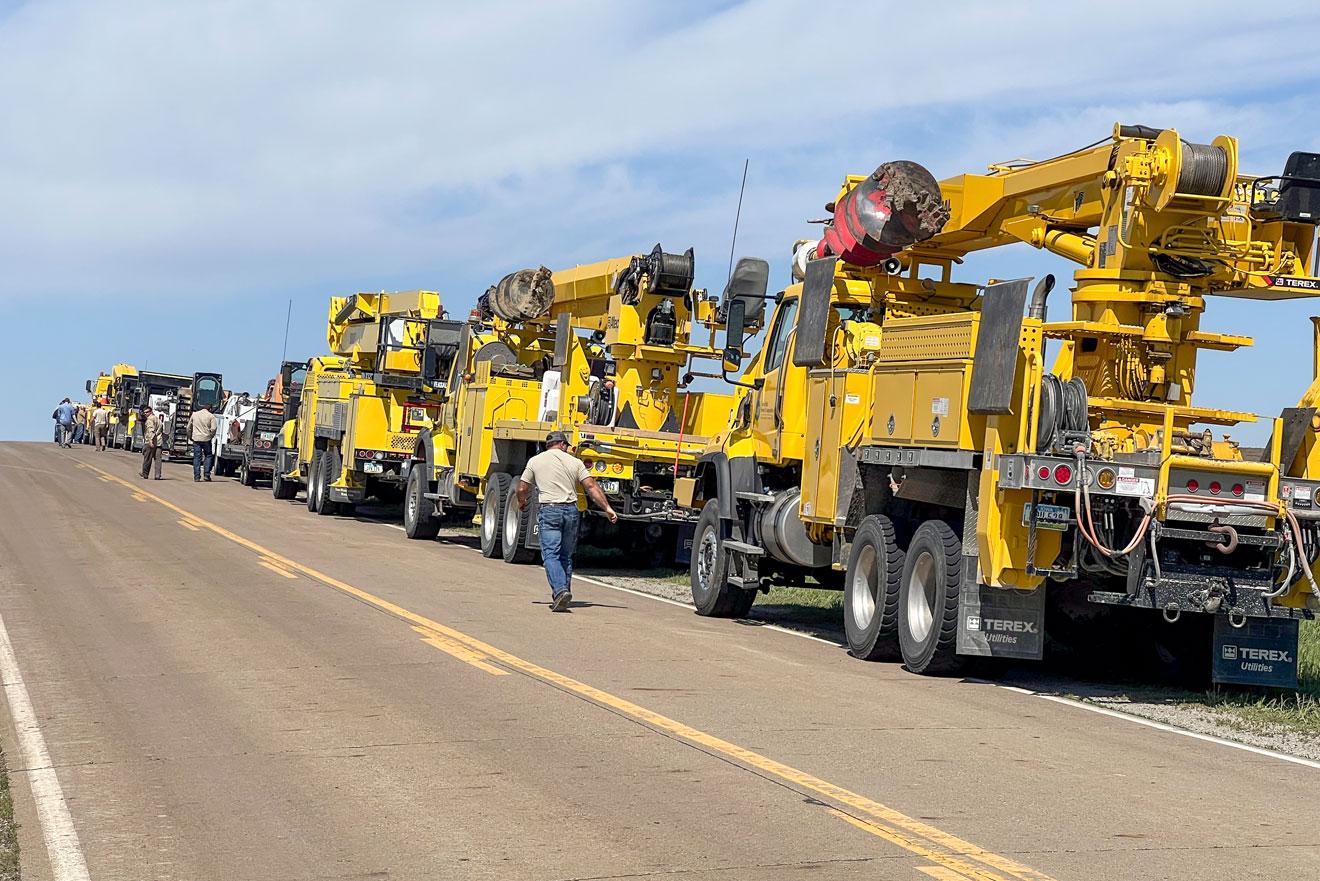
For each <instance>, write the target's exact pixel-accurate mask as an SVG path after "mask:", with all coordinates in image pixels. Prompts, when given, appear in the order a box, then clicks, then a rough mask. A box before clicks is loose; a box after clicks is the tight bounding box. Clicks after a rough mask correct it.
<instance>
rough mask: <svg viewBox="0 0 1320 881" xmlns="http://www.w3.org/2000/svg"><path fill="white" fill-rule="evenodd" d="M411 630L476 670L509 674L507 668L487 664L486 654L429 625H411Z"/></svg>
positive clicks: (428, 643) (497, 674) (423, 640)
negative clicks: (502, 668) (436, 630)
mask: <svg viewBox="0 0 1320 881" xmlns="http://www.w3.org/2000/svg"><path fill="white" fill-rule="evenodd" d="M413 630H416V631H417V632H418V633H420V634H421V635H422V642H424V643H426V644H427V645H431V646H435V647H436V648H438V649H440V651H442V652H445V653H446V654H448V655H450V656H452V657H455V658H458V659H459V660H460V661H462V662H463V663H465V664H471V665H472V666H473V667H476V668H477V669H478V670H484V671H486V672H487V673H489V674H490V675H492V676H508V675H509V671H508V670H501V669H500V668H499V667H496V666H495V665H494V664H488V663H487V662H486V661H487V658H486V655H483V654H482V653H481V652H477V651H473V650H472V649H470V648H468V647H467V646H465V645H463V644H462V643H459V642H455V641H454V640H452V639H449V638H448V637H446V636H444V635H443V634H440V633H437V632H435V631H434V630H431V629H430V628H429V627H413Z"/></svg>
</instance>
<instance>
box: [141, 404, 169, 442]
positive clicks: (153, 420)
mask: <svg viewBox="0 0 1320 881" xmlns="http://www.w3.org/2000/svg"><path fill="white" fill-rule="evenodd" d="M142 442H143V443H144V444H146V445H147V446H149V447H159V446H162V445H163V444H164V443H165V424H164V423H163V422H161V421H160V417H159V416H157V415H156V412H155V411H154V410H153V411H152V412H151V415H149V416H148V417H147V421H146V422H145V423H143V425H142Z"/></svg>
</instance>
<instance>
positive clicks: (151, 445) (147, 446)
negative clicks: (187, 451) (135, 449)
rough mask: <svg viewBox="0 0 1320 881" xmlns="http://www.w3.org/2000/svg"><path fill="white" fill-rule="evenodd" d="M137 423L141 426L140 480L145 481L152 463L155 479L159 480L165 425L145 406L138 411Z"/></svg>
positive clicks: (163, 454) (163, 456)
mask: <svg viewBox="0 0 1320 881" xmlns="http://www.w3.org/2000/svg"><path fill="white" fill-rule="evenodd" d="M138 422H139V423H140V424H141V425H142V479H143V480H146V479H147V477H148V476H149V475H150V473H151V467H152V464H153V463H154V464H155V466H156V479H157V480H160V463H161V461H162V460H163V459H164V458H165V453H164V451H162V450H161V447H162V446H164V445H165V423H163V422H161V421H160V416H159V415H158V414H157V413H156V412H155V411H153V410H152V409H151V408H150V407H145V406H144V407H143V408H142V409H141V410H139V411H138Z"/></svg>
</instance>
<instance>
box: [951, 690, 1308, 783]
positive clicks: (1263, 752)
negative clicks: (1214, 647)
mask: <svg viewBox="0 0 1320 881" xmlns="http://www.w3.org/2000/svg"><path fill="white" fill-rule="evenodd" d="M967 681H968V682H972V683H975V684H977V685H993V686H994V687H995V688H999V689H1002V690H1004V691H1012V692H1015V693H1017V694H1025V695H1027V696H1028V697H1036V698H1040V699H1041V700H1046V701H1049V702H1050V703H1054V704H1062V705H1063V706H1065V707H1072V708H1073V709H1075V710H1086V711H1087V712H1088V713H1099V714H1100V715H1101V716H1108V717H1109V718H1111V719H1121V720H1123V721H1124V722H1132V723H1134V724H1137V725H1144V726H1145V727H1147V728H1154V729H1155V730H1156V731H1163V732H1165V733H1166V734H1178V735H1181V736H1183V737H1191V738H1193V739H1195V740H1201V741H1205V742H1206V743H1214V744H1218V745H1219V746H1227V747H1232V748H1233V749H1240V750H1243V751H1245V752H1249V753H1255V754H1256V755H1258V756H1265V757H1267V758H1271V759H1278V760H1279V761H1281V762H1291V763H1292V764H1294V765H1302V766H1304V767H1307V768H1315V769H1316V770H1320V762H1317V761H1314V760H1313V759H1307V758H1303V757H1302V756H1293V755H1289V754H1288V753H1281V752H1276V751H1274V750H1272V749H1265V748H1264V747H1260V746H1252V745H1251V744H1249V743H1238V742H1237V741H1236V740H1228V739H1227V738H1224V737H1216V736H1215V735H1213V734H1202V733H1200V732H1199V731H1188V730H1187V729H1186V728H1179V727H1178V726H1176V725H1170V724H1168V723H1167V722H1157V721H1155V720H1154V719H1147V718H1145V717H1143V716H1138V715H1135V714H1133V713H1125V712H1123V711H1122V710H1115V709H1111V708H1110V707H1101V706H1098V705H1096V704H1092V703H1087V702H1086V701H1082V700H1077V699H1076V698H1071V697H1063V696H1062V695H1057V694H1046V693H1045V692H1043V691H1033V690H1032V689H1030V688H1022V687H1021V686H1018V685H1001V684H1000V683H998V682H993V681H991V680H989V679H974V678H968V679H967Z"/></svg>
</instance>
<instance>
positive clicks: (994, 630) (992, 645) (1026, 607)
mask: <svg viewBox="0 0 1320 881" xmlns="http://www.w3.org/2000/svg"><path fill="white" fill-rule="evenodd" d="M969 562H970V563H971V564H972V565H971V571H972V572H975V571H976V566H975V563H976V561H975V559H974V558H973V559H972V560H970V561H969V560H968V559H967V558H966V557H964V558H963V571H964V572H966V571H967V570H968V563H969ZM1044 650H1045V588H1044V587H1043V586H1042V587H1038V588H1036V589H1035V590H1031V591H1026V590H1005V589H1002V588H995V587H987V586H986V585H984V584H978V583H977V582H976V579H975V577H971V578H968V577H964V578H963V583H962V592H961V594H960V596H959V597H958V654H960V655H974V656H977V657H983V658H1021V659H1024V660H1029V661H1038V660H1040V658H1041V655H1042V654H1043V653H1044Z"/></svg>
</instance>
